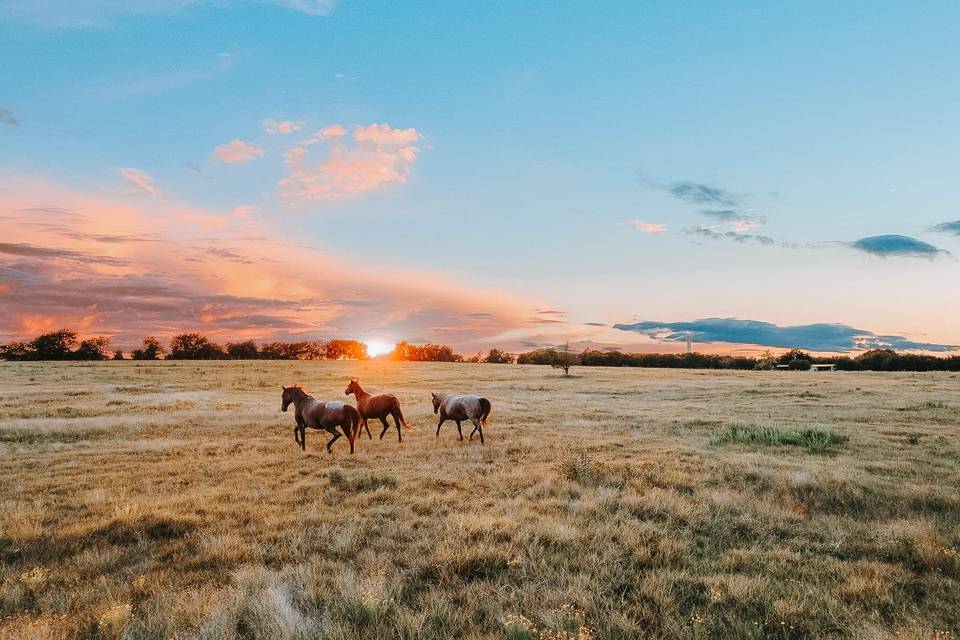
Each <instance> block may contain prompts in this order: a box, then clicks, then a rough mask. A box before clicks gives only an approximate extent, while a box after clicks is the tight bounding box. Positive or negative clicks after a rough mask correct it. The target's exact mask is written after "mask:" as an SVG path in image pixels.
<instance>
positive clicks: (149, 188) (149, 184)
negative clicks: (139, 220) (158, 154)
mask: <svg viewBox="0 0 960 640" xmlns="http://www.w3.org/2000/svg"><path fill="white" fill-rule="evenodd" d="M117 171H118V172H119V173H120V177H121V178H123V179H124V180H126V181H127V184H129V185H130V186H131V187H134V188H135V189H139V190H140V191H143V192H144V193H149V194H150V195H152V196H154V195H157V185H156V184H155V183H154V181H153V177H152V176H151V175H150V174H148V173H147V172H145V171H141V170H140V169H134V168H133V167H120V168H119V169H117Z"/></svg>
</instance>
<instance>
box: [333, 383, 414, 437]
mask: <svg viewBox="0 0 960 640" xmlns="http://www.w3.org/2000/svg"><path fill="white" fill-rule="evenodd" d="M351 393H352V394H353V395H355V396H356V397H357V411H359V412H360V420H361V423H360V426H362V427H363V428H364V429H366V430H367V437H369V438H370V439H371V440H372V439H373V436H371V435H370V427H368V426H367V419H368V418H377V419H378V420H380V422H382V423H383V431H381V432H380V439H381V440H383V434H385V433H386V432H387V429H389V428H390V425H389V424H387V416H393V421H394V422H396V423H397V440H399V441H400V442H403V434H402V433H401V432H400V427H401V426H402V427H403V428H404V429H407V430H412V429H414V427H412V426H410V425H408V424H407V421H406V420H404V419H403V412H402V411H401V410H400V401H399V400H397V397H396V396H395V395H392V394H389V393H385V394H383V395H379V396H375V395H372V394H370V393H367V392H366V391H364V390H363V387H361V386H360V381H359V380H357V379H353V380H351V381H350V384H348V385H347V389H346V391H344V392H343V394H344V395H347V396H348V395H350V394H351Z"/></svg>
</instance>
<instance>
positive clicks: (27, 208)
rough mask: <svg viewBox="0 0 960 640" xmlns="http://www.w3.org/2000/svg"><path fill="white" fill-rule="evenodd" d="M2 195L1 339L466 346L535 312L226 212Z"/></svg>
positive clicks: (519, 325)
mask: <svg viewBox="0 0 960 640" xmlns="http://www.w3.org/2000/svg"><path fill="white" fill-rule="evenodd" d="M0 194H2V195H0V220H2V224H3V228H4V238H3V242H2V243H0V341H6V340H11V339H22V338H27V337H30V336H32V335H35V334H36V333H37V332H39V331H45V330H48V329H51V328H59V327H61V326H68V327H72V328H76V329H80V330H81V331H82V332H83V333H85V334H104V335H111V336H113V338H114V344H115V346H117V347H118V348H129V347H133V346H135V345H136V344H137V343H138V342H139V340H140V339H142V337H143V336H146V335H151V334H156V335H159V336H161V337H169V336H170V335H172V334H174V333H178V332H181V331H188V330H200V331H203V332H204V333H206V334H208V335H210V336H211V337H213V338H215V339H218V340H234V339H246V338H255V339H263V340H269V339H307V338H322V337H328V336H333V335H337V336H346V337H360V338H362V337H364V336H367V335H371V334H377V335H389V336H395V337H396V338H397V339H408V340H415V341H425V340H432V341H442V342H447V343H449V344H453V345H454V346H456V347H458V348H461V349H464V350H470V349H473V350H476V349H477V348H480V347H482V346H488V345H489V339H490V337H491V336H494V335H498V334H503V333H504V332H507V331H510V330H513V329H518V330H522V329H524V328H528V327H530V324H529V318H530V317H531V315H535V312H534V311H532V310H533V309H535V308H543V307H544V305H543V303H542V302H541V301H538V300H532V299H528V298H526V297H525V296H521V295H517V294H514V293H511V292H507V291H502V290H499V289H485V288H478V287H470V286H464V285H462V284H461V283H458V282H456V281H454V280H452V279H451V278H450V277H449V276H447V275H445V274H443V273H438V272H435V271H418V270H412V269H401V268H397V267H396V266H395V265H387V264H381V265H375V264H374V265H371V264H369V263H368V261H367V260H364V261H362V262H360V261H356V260H354V259H353V258H352V257H351V256H350V255H348V254H341V253H335V252H333V251H330V250H327V249H316V248H309V247H305V246H303V245H302V242H303V239H302V238H301V237H286V236H283V235H278V234H277V232H275V231H274V230H272V229H271V228H268V227H266V226H262V225H261V223H260V222H259V221H258V220H257V219H255V218H249V217H247V218H244V217H243V216H239V215H237V213H236V210H234V211H232V212H215V211H207V210H204V209H200V208H197V207H191V206H189V205H186V204H183V203H178V202H172V201H168V200H165V199H162V198H155V199H150V200H147V201H142V200H132V199H127V198H124V197H109V198H108V197H91V196H89V195H87V194H84V193H82V192H78V191H75V190H72V189H69V188H66V187H63V186H60V185H57V184H53V183H49V182H46V181H42V180H34V179H19V180H15V179H0ZM38 203H43V204H42V205H41V204H38ZM211 230H213V231H214V233H213V235H214V239H213V240H211V239H210V236H211Z"/></svg>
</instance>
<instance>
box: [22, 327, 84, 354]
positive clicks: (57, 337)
mask: <svg viewBox="0 0 960 640" xmlns="http://www.w3.org/2000/svg"><path fill="white" fill-rule="evenodd" d="M75 346H77V332H76V331H70V330H69V329H61V330H59V331H53V332H51V333H44V334H43V335H40V336H37V337H36V338H34V339H33V340H32V341H31V342H30V348H31V349H32V350H33V353H34V357H33V358H32V359H33V360H67V359H69V358H70V356H71V350H72V349H73V348H74V347H75Z"/></svg>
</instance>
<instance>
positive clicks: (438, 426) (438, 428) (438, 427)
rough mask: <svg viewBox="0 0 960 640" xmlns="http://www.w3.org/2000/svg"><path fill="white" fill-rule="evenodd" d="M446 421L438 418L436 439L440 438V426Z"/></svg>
mask: <svg viewBox="0 0 960 640" xmlns="http://www.w3.org/2000/svg"><path fill="white" fill-rule="evenodd" d="M446 420H447V419H446V418H443V417H441V418H440V422H438V423H437V437H438V438H439V437H440V425H442V424H443V423H444V422H446Z"/></svg>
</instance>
